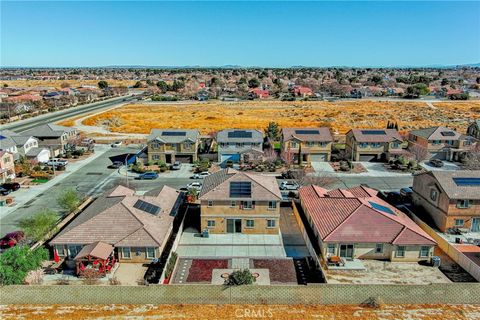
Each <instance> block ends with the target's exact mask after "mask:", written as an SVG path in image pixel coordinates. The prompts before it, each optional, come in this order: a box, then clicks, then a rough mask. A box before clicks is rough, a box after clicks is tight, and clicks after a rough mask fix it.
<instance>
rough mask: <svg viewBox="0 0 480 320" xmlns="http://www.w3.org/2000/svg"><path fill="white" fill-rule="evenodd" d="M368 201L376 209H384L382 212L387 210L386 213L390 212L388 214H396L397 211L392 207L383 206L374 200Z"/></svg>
mask: <svg viewBox="0 0 480 320" xmlns="http://www.w3.org/2000/svg"><path fill="white" fill-rule="evenodd" d="M368 203H370V205H371V206H372V208H373V209H375V210H378V211H382V212H385V213H388V214H395V212H393V211H392V209H390V208H389V207H385V206H382V205H381V204H378V203H376V202H372V201H368Z"/></svg>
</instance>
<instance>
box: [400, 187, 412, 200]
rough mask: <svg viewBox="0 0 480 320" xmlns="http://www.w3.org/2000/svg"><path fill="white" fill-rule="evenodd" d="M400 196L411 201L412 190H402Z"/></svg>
mask: <svg viewBox="0 0 480 320" xmlns="http://www.w3.org/2000/svg"><path fill="white" fill-rule="evenodd" d="M400 195H401V196H402V197H404V198H405V199H412V195H413V190H412V188H402V189H400Z"/></svg>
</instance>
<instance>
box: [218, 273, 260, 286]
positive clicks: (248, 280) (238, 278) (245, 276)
mask: <svg viewBox="0 0 480 320" xmlns="http://www.w3.org/2000/svg"><path fill="white" fill-rule="evenodd" d="M255 280H256V279H255V277H254V276H253V274H252V272H250V270H248V269H243V270H235V271H233V272H232V273H231V274H229V275H228V278H227V280H226V281H225V284H226V285H228V286H241V285H245V284H252V283H254V282H255Z"/></svg>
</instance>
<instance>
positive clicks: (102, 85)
mask: <svg viewBox="0 0 480 320" xmlns="http://www.w3.org/2000/svg"><path fill="white" fill-rule="evenodd" d="M98 87H99V88H100V89H106V88H108V83H107V81H105V80H101V81H98Z"/></svg>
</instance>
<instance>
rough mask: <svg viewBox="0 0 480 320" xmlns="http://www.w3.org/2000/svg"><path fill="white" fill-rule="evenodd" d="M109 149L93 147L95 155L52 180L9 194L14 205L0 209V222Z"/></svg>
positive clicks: (108, 147) (73, 165)
mask: <svg viewBox="0 0 480 320" xmlns="http://www.w3.org/2000/svg"><path fill="white" fill-rule="evenodd" d="M109 149H110V146H107V145H95V153H94V154H93V155H92V156H90V157H88V158H86V159H84V160H80V161H78V162H75V163H72V164H69V165H67V168H66V170H65V171H64V172H63V173H62V174H60V175H58V176H56V177H55V178H54V179H52V180H50V181H48V182H46V183H44V184H40V185H36V186H32V187H30V188H20V190H18V191H15V192H14V193H12V194H11V195H12V196H13V197H14V205H13V206H9V207H0V221H1V219H2V218H4V217H5V216H7V215H9V214H10V213H11V212H13V211H15V210H16V209H18V208H19V207H21V206H23V205H24V204H25V203H27V202H28V201H30V200H32V199H34V198H35V197H37V196H38V195H39V194H41V193H43V192H45V191H46V190H48V189H50V188H51V187H53V186H54V185H56V184H57V183H59V182H61V181H63V180H64V179H66V178H68V176H70V174H72V173H74V172H76V171H77V170H79V169H81V168H82V167H83V166H85V165H86V164H88V163H90V162H92V161H93V160H95V159H97V158H98V157H100V156H101V155H103V154H104V153H105V152H107V151H108V150H109Z"/></svg>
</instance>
